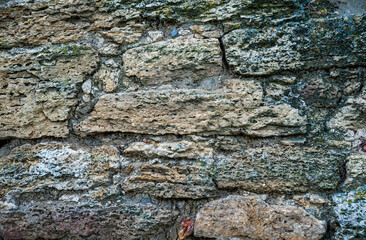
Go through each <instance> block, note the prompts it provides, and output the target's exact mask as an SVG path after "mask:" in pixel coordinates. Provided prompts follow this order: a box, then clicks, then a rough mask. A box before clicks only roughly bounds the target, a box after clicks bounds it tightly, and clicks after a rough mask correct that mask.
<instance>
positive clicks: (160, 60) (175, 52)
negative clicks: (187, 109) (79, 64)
mask: <svg viewBox="0 0 366 240" xmlns="http://www.w3.org/2000/svg"><path fill="white" fill-rule="evenodd" d="M123 62H124V70H125V73H126V75H127V76H128V77H136V78H138V79H139V80H140V81H141V82H142V84H143V85H154V84H159V83H160V84H161V83H164V82H172V81H179V80H183V79H189V80H191V81H195V82H197V81H200V80H202V79H204V78H209V77H212V76H215V75H219V74H220V72H221V68H222V66H221V62H222V61H221V51H220V46H219V41H218V40H217V39H195V38H192V37H179V38H176V39H171V40H168V41H161V42H157V43H153V44H149V45H147V46H142V47H138V48H132V49H130V50H128V51H127V52H126V53H124V54H123Z"/></svg>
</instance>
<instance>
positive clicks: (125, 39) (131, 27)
mask: <svg viewBox="0 0 366 240" xmlns="http://www.w3.org/2000/svg"><path fill="white" fill-rule="evenodd" d="M146 28H147V25H146V24H141V23H136V22H133V21H132V22H127V23H125V24H124V26H123V27H114V28H112V29H110V30H108V31H103V32H102V35H104V36H106V37H108V38H111V39H113V41H114V42H116V43H119V44H122V45H123V44H132V43H136V42H139V41H140V39H141V37H142V35H143V33H144V32H145V31H146Z"/></svg>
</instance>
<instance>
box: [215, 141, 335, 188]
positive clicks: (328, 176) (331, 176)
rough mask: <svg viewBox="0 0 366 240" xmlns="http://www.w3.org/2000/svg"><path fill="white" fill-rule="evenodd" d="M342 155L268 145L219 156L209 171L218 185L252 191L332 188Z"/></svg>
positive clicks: (305, 148) (318, 150)
mask: <svg viewBox="0 0 366 240" xmlns="http://www.w3.org/2000/svg"><path fill="white" fill-rule="evenodd" d="M341 159H342V156H341V155H339V154H334V153H332V152H329V151H324V150H322V149H317V148H308V147H294V146H281V145H271V146H262V147H258V148H247V149H245V150H244V151H243V153H241V154H237V153H236V154H235V155H233V156H231V157H222V158H221V159H218V160H217V161H216V166H215V167H214V168H211V167H210V169H211V171H212V172H213V174H214V175H215V177H216V181H217V184H218V187H219V188H242V189H245V190H247V191H252V192H259V193H263V192H288V193H293V192H307V191H311V190H316V191H330V190H335V189H336V187H337V184H338V181H339V180H340V173H339V169H338V166H339V163H340V162H339V161H340V160H341Z"/></svg>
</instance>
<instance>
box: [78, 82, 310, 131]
mask: <svg viewBox="0 0 366 240" xmlns="http://www.w3.org/2000/svg"><path fill="white" fill-rule="evenodd" d="M261 99H262V89H261V87H260V85H259V84H258V83H255V82H251V81H249V82H244V81H243V82H241V81H234V83H232V84H231V85H230V86H228V87H227V88H224V89H220V90H217V91H207V90H173V91H141V92H136V93H122V94H114V95H105V96H103V97H101V98H100V99H99V101H98V103H97V104H96V106H95V109H94V111H93V112H92V114H91V116H90V117H89V118H87V119H86V120H84V121H82V122H81V123H80V124H78V125H77V126H75V127H74V129H75V130H76V131H77V132H78V133H79V134H80V135H88V134H93V133H103V132H125V133H144V134H153V135H164V134H194V133H199V134H205V135H215V134H217V135H239V134H245V135H248V136H257V137H270V136H287V135H293V134H302V133H305V131H306V124H307V123H306V118H305V117H303V116H300V114H299V112H298V111H297V110H296V109H294V108H292V107H291V106H289V105H287V104H281V105H273V106H271V105H269V106H266V105H264V104H263V102H262V101H261ZM262 105H263V106H262Z"/></svg>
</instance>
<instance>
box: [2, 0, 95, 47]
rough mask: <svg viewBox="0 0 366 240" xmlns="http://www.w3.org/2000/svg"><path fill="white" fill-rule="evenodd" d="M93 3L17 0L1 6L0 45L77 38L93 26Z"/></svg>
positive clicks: (63, 40)
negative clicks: (89, 18) (91, 22)
mask: <svg viewBox="0 0 366 240" xmlns="http://www.w3.org/2000/svg"><path fill="white" fill-rule="evenodd" d="M7 2H9V1H7ZM0 5H1V3H0ZM93 5H94V4H93V3H92V2H91V1H89V2H88V1H56V2H55V1H37V2H29V1H21V2H19V1H17V2H12V3H11V2H10V3H7V4H5V5H3V6H0V15H1V18H2V20H1V24H0V29H1V32H0V48H10V47H14V46H21V45H41V44H47V43H53V44H58V43H66V42H72V41H77V40H79V39H81V38H83V35H84V34H85V33H87V32H88V29H89V28H90V21H89V20H88V17H90V16H91V15H92V13H93V12H94V11H95V7H94V6H93Z"/></svg>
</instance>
